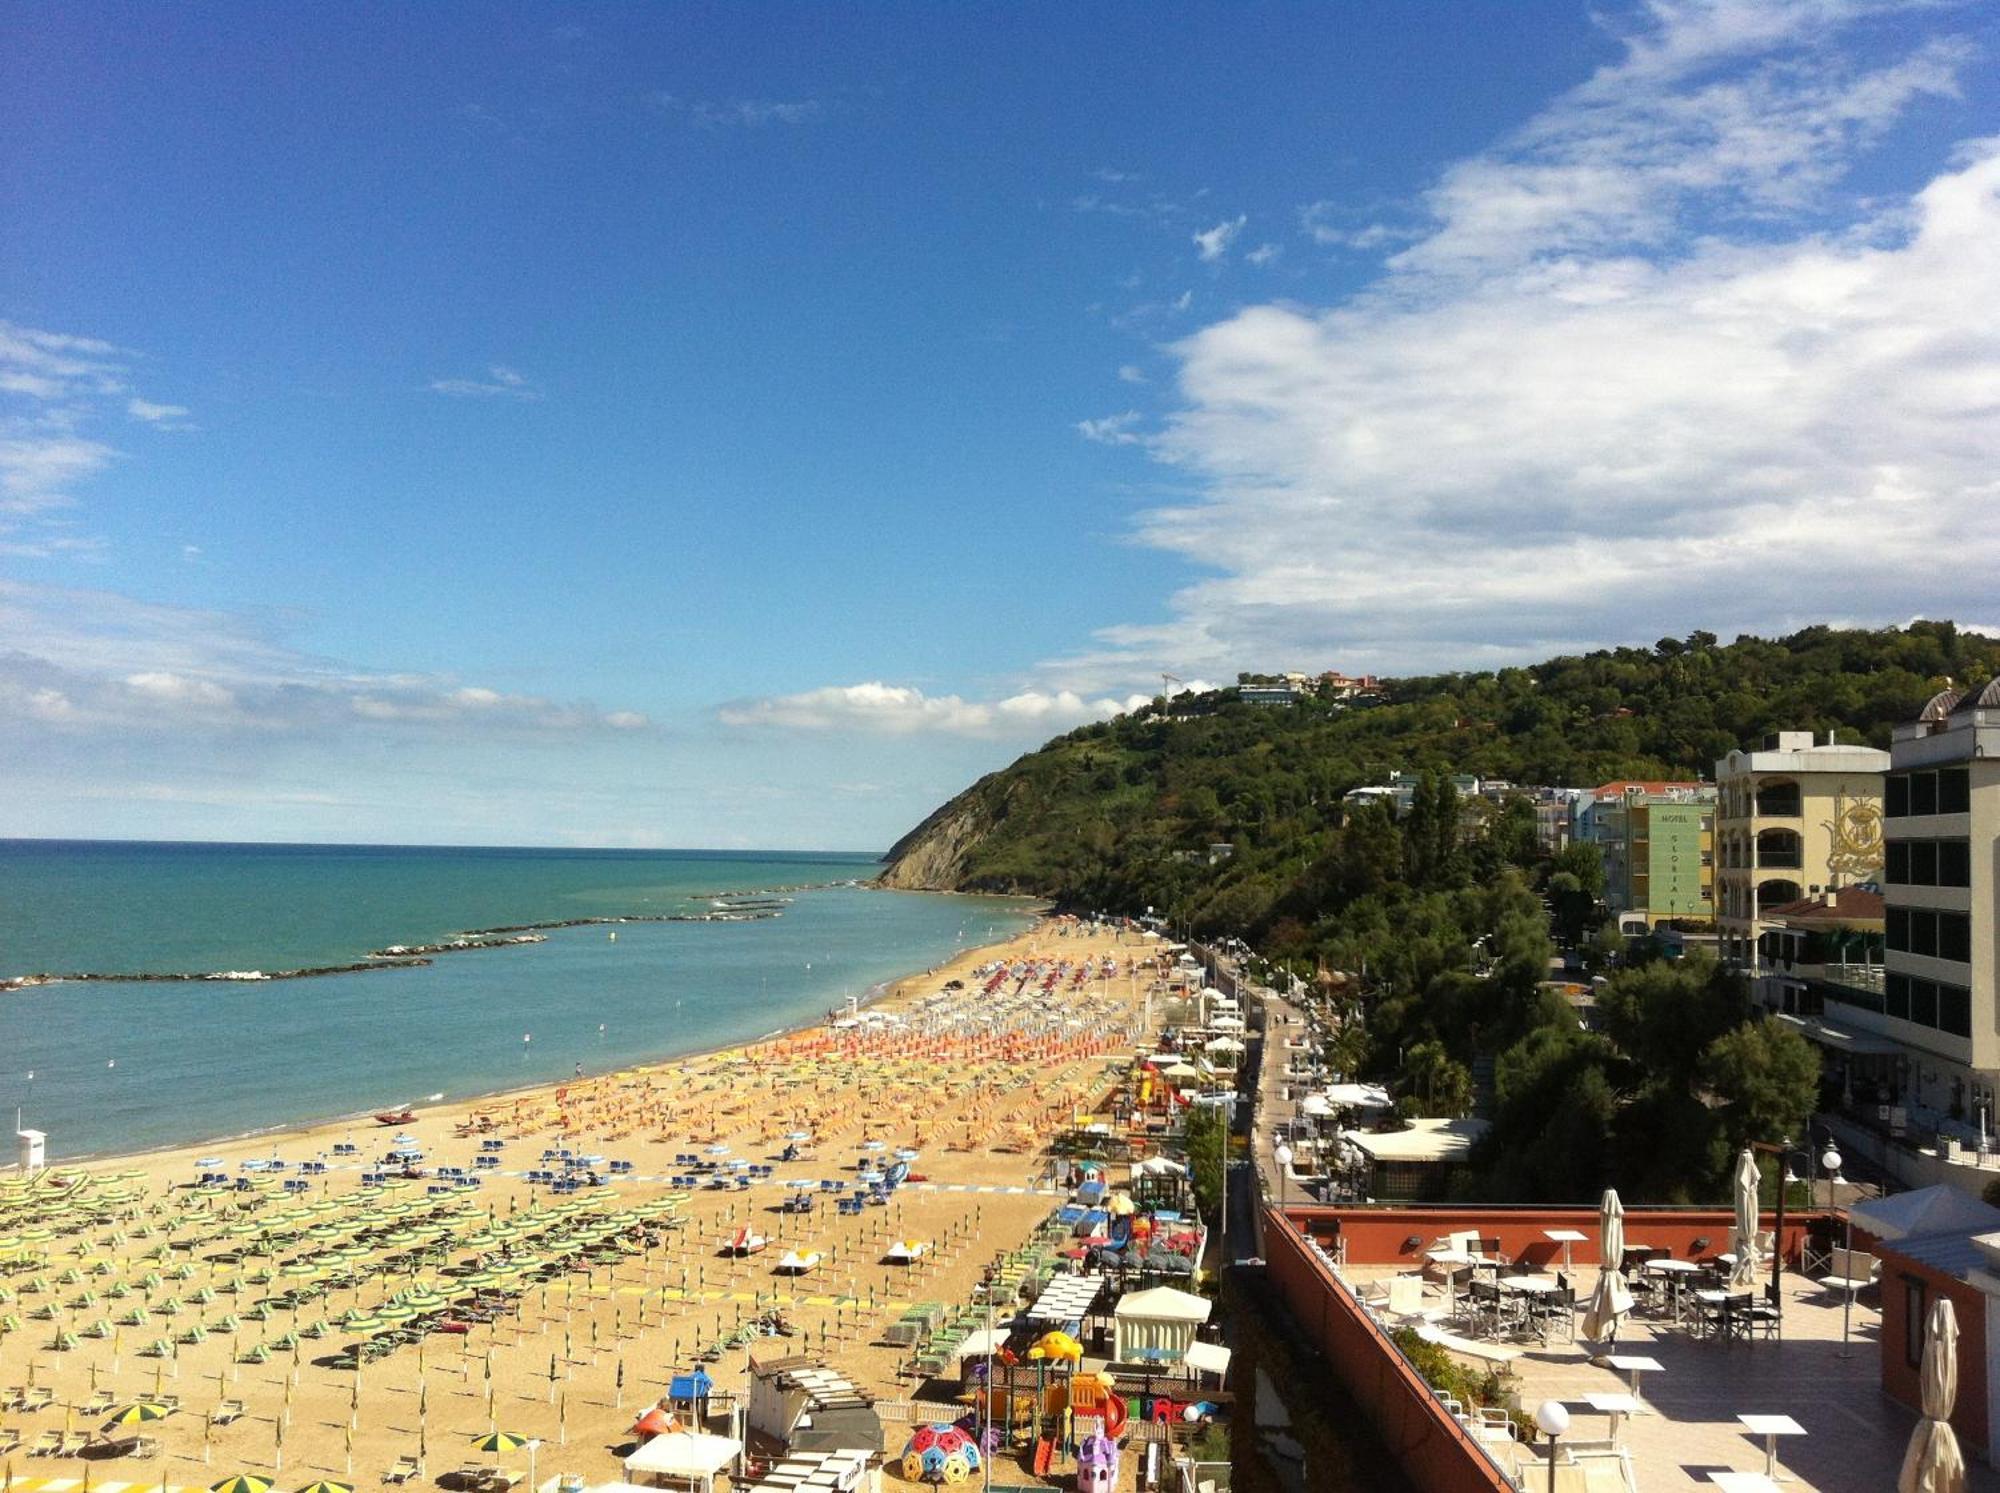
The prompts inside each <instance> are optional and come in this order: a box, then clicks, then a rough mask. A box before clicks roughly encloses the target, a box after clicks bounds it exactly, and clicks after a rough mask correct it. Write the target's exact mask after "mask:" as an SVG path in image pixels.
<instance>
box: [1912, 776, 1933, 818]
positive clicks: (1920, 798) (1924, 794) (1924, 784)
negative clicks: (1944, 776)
mask: <svg viewBox="0 0 2000 1493" xmlns="http://www.w3.org/2000/svg"><path fill="white" fill-rule="evenodd" d="M1937 788H1938V782H1937V774H1936V773H1934V772H1913V773H1911V774H1910V812H1911V813H1912V814H1935V813H1936V812H1937V811H1938V806H1937Z"/></svg>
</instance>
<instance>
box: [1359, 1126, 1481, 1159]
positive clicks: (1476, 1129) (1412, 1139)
mask: <svg viewBox="0 0 2000 1493" xmlns="http://www.w3.org/2000/svg"><path fill="white" fill-rule="evenodd" d="M1492 1128H1493V1127H1492V1126H1491V1125H1489V1124H1488V1123H1487V1122H1486V1121H1485V1120H1438V1119H1422V1120H1412V1121H1411V1122H1410V1128H1409V1129H1407V1130H1343V1131H1342V1132H1341V1139H1343V1140H1348V1141H1352V1142H1353V1143H1354V1145H1355V1148H1356V1149H1357V1150H1359V1151H1360V1152H1361V1153H1362V1154H1363V1155H1364V1156H1366V1157H1368V1158H1369V1159H1370V1160H1371V1161H1463V1160H1464V1159H1465V1158H1466V1157H1467V1156H1469V1155H1470V1154H1471V1153H1472V1144H1473V1142H1474V1141H1477V1140H1479V1139H1481V1138H1482V1137H1483V1136H1484V1135H1485V1134H1486V1132H1487V1131H1488V1130H1490V1129H1492Z"/></svg>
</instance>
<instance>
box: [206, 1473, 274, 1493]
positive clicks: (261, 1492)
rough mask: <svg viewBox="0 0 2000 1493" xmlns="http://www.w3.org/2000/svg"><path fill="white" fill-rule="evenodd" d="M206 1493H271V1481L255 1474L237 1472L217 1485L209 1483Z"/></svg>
mask: <svg viewBox="0 0 2000 1493" xmlns="http://www.w3.org/2000/svg"><path fill="white" fill-rule="evenodd" d="M208 1493H271V1480H270V1479H269V1478H267V1477H258V1476H257V1475H256V1474H255V1473H251V1472H239V1473H237V1474H236V1475H235V1476H234V1477H226V1478H224V1479H223V1480H222V1481H221V1482H219V1483H210V1484H209V1485H208Z"/></svg>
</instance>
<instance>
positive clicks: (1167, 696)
mask: <svg viewBox="0 0 2000 1493" xmlns="http://www.w3.org/2000/svg"><path fill="white" fill-rule="evenodd" d="M1177 684H1178V685H1179V686H1180V687H1181V688H1182V689H1186V688H1187V681H1186V680H1185V679H1176V678H1175V677H1174V676H1173V675H1171V674H1165V673H1163V674H1161V675H1160V698H1161V699H1163V700H1171V699H1173V697H1174V686H1175V685H1177Z"/></svg>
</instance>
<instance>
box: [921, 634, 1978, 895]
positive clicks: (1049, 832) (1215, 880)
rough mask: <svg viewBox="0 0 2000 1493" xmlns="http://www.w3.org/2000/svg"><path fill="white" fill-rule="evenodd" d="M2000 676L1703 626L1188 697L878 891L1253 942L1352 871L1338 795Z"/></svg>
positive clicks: (1859, 707)
mask: <svg viewBox="0 0 2000 1493" xmlns="http://www.w3.org/2000/svg"><path fill="white" fill-rule="evenodd" d="M1995 673H2000V641H1996V640H1995V639H1992V638H1988V637H1984V636H1981V635H1978V634H1969V633H1961V632H1959V631H1958V630H1957V629H1956V628H1955V627H1954V626H1953V625H1952V624H1951V623H1949V622H1917V623H1913V624H1911V625H1910V626H1909V627H1907V628H1889V629H1883V630H1879V631H1864V630H1836V629H1833V628H1827V627H1811V628H1807V629H1805V630H1803V631H1801V632H1797V633H1794V634H1792V635H1791V636H1789V637H1785V638H1780V639H1775V640H1767V639H1761V638H1753V637H1748V636H1745V637H1740V638H1738V639H1737V640H1736V641H1735V642H1733V643H1728V644H1722V643H1719V642H1718V641H1717V639H1716V638H1715V637H1714V636H1713V635H1711V634H1708V633H1699V632H1697V633H1695V634H1693V635H1691V636H1690V637H1688V638H1686V639H1675V638H1663V639H1662V640H1661V641H1660V642H1659V644H1658V645H1656V646H1655V647H1653V648H1651V649H1645V648H1618V649H1608V650H1603V651H1599V652H1595V653H1589V654H1583V655H1573V656H1568V657H1562V658H1555V659H1551V660H1549V661H1548V662H1546V663H1542V664H1536V665H1533V666H1531V667H1527V668H1510V669H1502V670H1499V671H1497V672H1492V673H1467V674H1443V675H1433V676H1428V677H1423V678H1408V679H1391V680H1385V681H1383V683H1382V686H1381V690H1380V698H1379V701H1378V702H1376V703H1372V704H1370V705H1367V706H1365V707H1354V706H1343V705H1341V704H1340V703H1338V702H1336V701H1332V700H1327V699H1321V698H1318V697H1316V696H1308V697H1307V698H1304V699H1302V700H1300V701H1299V702H1298V703H1297V704H1294V705H1292V706H1289V707H1278V708H1272V707H1259V706H1255V705H1249V704H1245V703H1243V702H1242V701H1241V700H1240V699H1239V698H1238V696H1237V691H1236V690H1234V689H1226V690H1219V691H1215V692H1213V693H1210V694H1206V695H1200V696H1193V695H1180V696H1176V697H1175V698H1174V700H1173V702H1172V705H1171V707H1168V706H1167V705H1165V704H1164V703H1163V702H1160V701H1155V702H1154V704H1152V705H1151V706H1148V707H1145V708H1142V709H1141V710H1139V711H1136V712H1134V713H1133V714H1131V715H1127V716H1121V717H1119V718H1118V719H1116V720H1112V721H1106V722H1101V723H1098V724H1095V725H1090V726H1085V727H1082V728H1080V729H1078V730H1075V731H1072V732H1069V733H1068V734H1067V735H1064V736H1059V737H1057V738H1056V739H1055V740H1053V741H1051V742H1049V743H1048V744H1047V745H1045V746H1043V747H1041V748H1039V749H1038V750H1036V751H1033V752H1030V753H1028V754H1027V755H1026V756H1023V757H1021V758H1020V759H1019V760H1018V761H1016V762H1014V763H1013V764H1012V765H1011V766H1008V767H1006V768H1004V769H1002V770H1001V771H999V772H996V773H992V774H989V775H988V776H987V777H985V778H982V779H980V780H979V782H977V783H975V784H973V785H972V786H971V787H970V788H968V789H966V790H965V791H964V792H963V793H961V794H959V795H958V796H957V797H955V798H953V799H952V800H951V801H950V802H949V803H946V804H944V805H943V806H942V807H940V808H939V809H938V810H937V811H936V812H935V813H933V814H931V815H930V816H929V817H928V818H927V819H925V820H924V822H923V823H922V824H920V825H918V826H917V827H916V828H915V829H913V830H911V831H910V833H909V834H907V835H905V836H904V837H903V838H902V839H901V840H899V841H898V842H897V843H896V845H895V846H894V847H893V848H892V849H891V850H890V852H889V857H888V866H887V869H886V870H885V872H884V874H883V877H882V883H883V884H884V885H886V886H892V887H901V888H908V889H927V890H940V891H991V892H1018V893H1031V894H1034V895H1038V896H1046V897H1052V898H1055V899H1057V900H1058V901H1062V902H1066V903H1070V904H1073V905H1080V906H1092V907H1106V908H1115V909H1121V910H1125V911H1132V912H1136V911H1140V910H1142V909H1143V908H1145V907H1147V906H1153V907H1155V908H1157V909H1158V910H1160V911H1162V912H1168V911H1171V912H1174V913H1175V914H1176V915H1178V916H1186V917H1192V918H1194V919H1195V920H1197V921H1208V922H1212V923H1214V924H1216V925H1217V926H1221V925H1225V924H1230V925H1233V926H1236V927H1249V926H1251V925H1252V924H1253V923H1254V922H1255V921H1257V919H1259V918H1260V917H1264V916H1268V915H1271V914H1272V912H1273V910H1274V908H1275V909H1277V910H1279V911H1283V909H1284V908H1285V906H1286V905H1288V901H1289V902H1290V903H1296V902H1298V901H1299V900H1300V899H1301V898H1304V899H1306V900H1308V901H1309V900H1310V895H1311V891H1312V884H1313V882H1314V878H1315V877H1323V876H1325V875H1330V874H1338V868H1337V867H1336V868H1335V869H1334V870H1331V871H1330V870H1328V868H1327V867H1326V865H1325V864H1324V861H1325V859H1326V858H1327V857H1329V856H1333V855H1334V854H1335V852H1336V851H1337V850H1338V832H1339V829H1340V826H1341V824H1342V822H1343V820H1344V819H1345V817H1346V816H1345V814H1344V812H1343V810H1344V806H1343V804H1342V796H1343V795H1344V794H1345V793H1346V792H1347V791H1348V790H1349V789H1351V788H1355V787H1358V786H1360V785H1362V784H1367V783H1381V782H1386V781H1387V779H1388V777H1389V774H1390V773H1392V772H1398V771H1401V772H1412V773H1421V772H1438V773H1460V772H1462V773H1473V774H1477V775H1479V776H1480V777H1483V778H1501V779H1506V780H1508V781H1510V782H1515V783H1523V784H1542V783H1545V784H1560V785H1569V786H1589V785H1594V784H1597V783H1604V782H1610V781H1613V780H1615V779H1618V778H1706V777H1709V776H1711V775H1712V774H1713V772H1714V764H1715V762H1716V759H1717V758H1719V757H1722V756H1724V755H1725V754H1726V753H1728V752H1729V751H1731V750H1732V749H1734V748H1736V747H1738V746H1742V745H1747V744H1753V743H1755V742H1756V741H1757V740H1759V739H1760V738H1761V737H1763V736H1764V735H1765V734H1766V733H1768V732H1771V731H1777V730H1811V731H1815V732H1818V733H1819V734H1820V736H1821V737H1822V739H1823V738H1824V737H1825V736H1826V734H1827V733H1829V732H1834V733H1837V734H1838V735H1839V737H1840V738H1841V739H1843V740H1847V741H1865V742H1868V743H1870V744H1872V745H1875V746H1886V745H1887V744H1888V739H1889V733H1890V730H1891V728H1892V727H1893V726H1894V725H1895V724H1896V723H1897V722H1899V721H1903V720H1907V719H1909V718H1911V717H1912V716H1914V715H1915V713H1916V712H1917V711H1918V710H1919V709H1921V708H1922V705H1923V703H1924V701H1925V700H1926V699H1927V698H1929V696H1930V695H1931V694H1932V693H1934V692H1935V691H1936V690H1937V689H1939V688H1941V687H1943V685H1944V683H1945V681H1946V680H1947V679H1953V680H1956V681H1958V682H1959V683H1964V682H1966V681H1968V680H1984V679H1988V678H1991V677H1993V675H1994V674H1995ZM1218 847H1226V848H1218Z"/></svg>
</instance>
